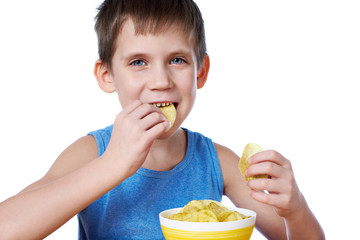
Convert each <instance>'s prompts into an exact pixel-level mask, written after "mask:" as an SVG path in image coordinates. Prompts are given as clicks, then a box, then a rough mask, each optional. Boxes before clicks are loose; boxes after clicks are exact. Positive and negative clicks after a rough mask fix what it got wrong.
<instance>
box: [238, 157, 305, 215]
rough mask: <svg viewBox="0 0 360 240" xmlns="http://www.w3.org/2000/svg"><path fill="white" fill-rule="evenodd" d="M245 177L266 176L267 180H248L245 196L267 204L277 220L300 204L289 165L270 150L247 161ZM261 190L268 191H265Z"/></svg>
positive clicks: (302, 202) (300, 195) (300, 199)
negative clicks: (277, 216) (247, 195)
mask: <svg viewBox="0 0 360 240" xmlns="http://www.w3.org/2000/svg"><path fill="white" fill-rule="evenodd" d="M248 161H249V164H250V167H249V168H248V169H247V170H246V171H245V174H246V175H247V176H248V177H252V176H256V175H260V174H267V175H268V176H269V178H268V179H266V178H261V179H253V180H250V181H248V183H247V185H248V187H249V188H250V191H249V194H250V196H252V197H253V198H254V199H255V200H257V201H259V202H262V203H265V204H268V205H271V206H273V207H274V209H275V211H276V213H277V214H278V215H279V216H280V217H289V216H290V215H292V214H293V213H295V212H296V210H298V209H301V206H302V205H303V204H304V201H303V196H302V194H301V192H300V191H299V188H298V186H297V184H296V181H295V177H294V173H293V170H292V167H291V163H290V161H289V160H288V159H286V158H285V157H283V156H282V155H281V154H280V153H278V152H276V151H274V150H268V151H263V152H260V153H257V154H255V155H253V156H252V157H251V158H249V160H248ZM265 190H266V191H267V192H268V193H267V192H265Z"/></svg>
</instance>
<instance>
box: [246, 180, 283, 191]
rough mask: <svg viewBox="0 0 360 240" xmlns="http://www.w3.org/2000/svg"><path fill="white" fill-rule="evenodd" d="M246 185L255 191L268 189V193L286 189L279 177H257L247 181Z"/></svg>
mask: <svg viewBox="0 0 360 240" xmlns="http://www.w3.org/2000/svg"><path fill="white" fill-rule="evenodd" d="M247 186H248V187H249V188H250V189H252V190H256V191H268V192H269V193H284V192H285V191H287V187H286V185H285V184H282V181H281V180H280V179H269V178H258V179H252V180H249V181H248V182H247Z"/></svg>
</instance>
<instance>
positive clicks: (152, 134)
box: [144, 121, 171, 144]
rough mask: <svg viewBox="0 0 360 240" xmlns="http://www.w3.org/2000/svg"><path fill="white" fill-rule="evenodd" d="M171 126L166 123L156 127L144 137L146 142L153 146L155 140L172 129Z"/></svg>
mask: <svg viewBox="0 0 360 240" xmlns="http://www.w3.org/2000/svg"><path fill="white" fill-rule="evenodd" d="M170 125H171V124H170V122H169V121H164V122H161V123H158V124H156V125H154V126H153V127H152V128H150V129H149V130H147V131H146V133H145V135H144V140H145V141H147V142H149V143H150V144H152V142H153V141H154V140H155V139H157V138H158V137H160V135H161V134H163V133H164V132H166V130H167V129H169V128H170Z"/></svg>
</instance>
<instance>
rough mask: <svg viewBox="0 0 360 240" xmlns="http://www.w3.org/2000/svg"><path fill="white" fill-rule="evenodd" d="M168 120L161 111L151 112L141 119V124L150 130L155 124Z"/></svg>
mask: <svg viewBox="0 0 360 240" xmlns="http://www.w3.org/2000/svg"><path fill="white" fill-rule="evenodd" d="M165 121H167V119H166V117H165V116H164V115H163V114H162V113H159V112H151V113H149V114H148V115H146V116H145V117H144V118H143V119H141V121H140V124H141V126H142V128H143V129H145V130H149V129H150V128H152V127H154V126H155V125H157V124H159V123H162V122H165Z"/></svg>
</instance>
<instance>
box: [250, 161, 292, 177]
mask: <svg viewBox="0 0 360 240" xmlns="http://www.w3.org/2000/svg"><path fill="white" fill-rule="evenodd" d="M284 170H286V169H285V168H284V167H282V166H280V165H278V164H276V163H273V162H260V163H256V164H253V165H250V167H249V168H248V169H247V170H246V171H245V175H246V176H247V177H254V176H258V175H263V174H266V175H269V176H270V177H272V178H274V177H275V178H280V177H283V176H284Z"/></svg>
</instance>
